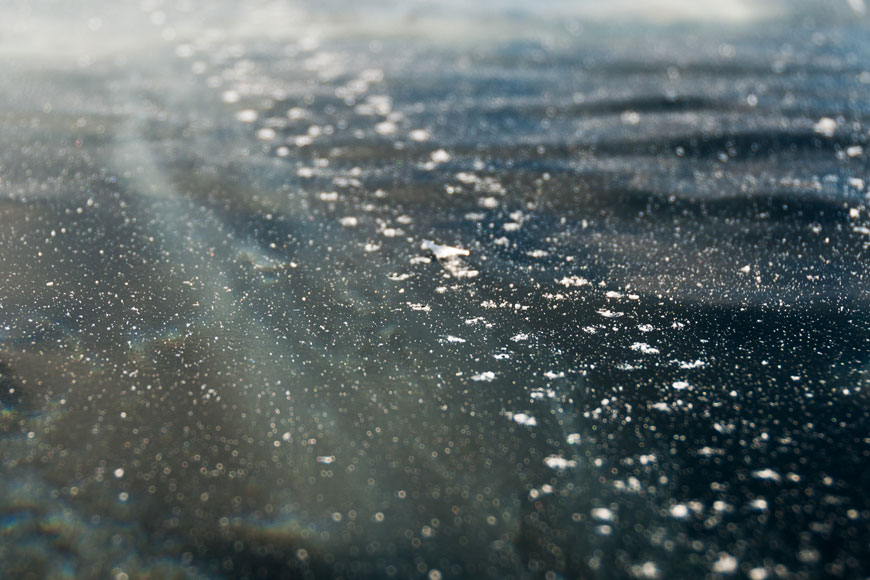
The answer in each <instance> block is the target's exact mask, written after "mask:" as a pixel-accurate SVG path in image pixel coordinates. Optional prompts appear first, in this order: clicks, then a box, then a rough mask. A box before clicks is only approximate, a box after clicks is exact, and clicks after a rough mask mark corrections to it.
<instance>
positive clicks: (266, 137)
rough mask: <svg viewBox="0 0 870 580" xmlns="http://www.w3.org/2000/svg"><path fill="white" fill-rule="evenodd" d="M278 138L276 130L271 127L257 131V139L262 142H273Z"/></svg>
mask: <svg viewBox="0 0 870 580" xmlns="http://www.w3.org/2000/svg"><path fill="white" fill-rule="evenodd" d="M277 136H278V134H277V133H276V132H275V129H273V128H271V127H263V128H262V129H259V130H258V131H257V139H259V140H260V141H272V140H274V139H275V137H277Z"/></svg>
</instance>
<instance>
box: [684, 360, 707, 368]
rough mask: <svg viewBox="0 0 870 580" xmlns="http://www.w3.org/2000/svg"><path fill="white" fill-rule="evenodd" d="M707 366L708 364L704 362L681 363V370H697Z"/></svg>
mask: <svg viewBox="0 0 870 580" xmlns="http://www.w3.org/2000/svg"><path fill="white" fill-rule="evenodd" d="M703 366H707V363H706V362H704V361H702V360H695V361H692V362H687V361H680V368H681V369H696V368H698V367H703Z"/></svg>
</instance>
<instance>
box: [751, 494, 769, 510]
mask: <svg viewBox="0 0 870 580" xmlns="http://www.w3.org/2000/svg"><path fill="white" fill-rule="evenodd" d="M749 507H751V508H752V509H756V510H762V511H763V510H766V509H767V500H766V499H763V498H760V497H759V498H756V499H754V500H752V501H751V502H749Z"/></svg>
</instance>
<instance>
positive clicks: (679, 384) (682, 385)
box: [671, 381, 689, 391]
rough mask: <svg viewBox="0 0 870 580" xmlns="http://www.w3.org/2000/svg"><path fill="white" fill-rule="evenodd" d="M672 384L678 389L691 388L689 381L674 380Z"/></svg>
mask: <svg viewBox="0 0 870 580" xmlns="http://www.w3.org/2000/svg"><path fill="white" fill-rule="evenodd" d="M671 386H672V387H673V388H674V389H676V390H678V391H682V390H683V389H688V388H689V383H687V382H686V381H674V383H673V384H672V385H671Z"/></svg>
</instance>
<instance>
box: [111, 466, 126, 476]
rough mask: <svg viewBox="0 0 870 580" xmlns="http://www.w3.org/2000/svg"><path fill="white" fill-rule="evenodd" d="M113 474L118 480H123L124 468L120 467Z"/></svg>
mask: <svg viewBox="0 0 870 580" xmlns="http://www.w3.org/2000/svg"><path fill="white" fill-rule="evenodd" d="M113 473H114V475H115V477H117V478H118V479H121V478H122V477H124V468H123V467H119V468H118V469H116V470H115V471H114V472H113Z"/></svg>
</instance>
